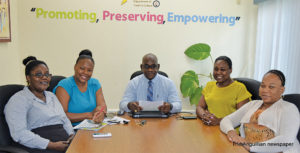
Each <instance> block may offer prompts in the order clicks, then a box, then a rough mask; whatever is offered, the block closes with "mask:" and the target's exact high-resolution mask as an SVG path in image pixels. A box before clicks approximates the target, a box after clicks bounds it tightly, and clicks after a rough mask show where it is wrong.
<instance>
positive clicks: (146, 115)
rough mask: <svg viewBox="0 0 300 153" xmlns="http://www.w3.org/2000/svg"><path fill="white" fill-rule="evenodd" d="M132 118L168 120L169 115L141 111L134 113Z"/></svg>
mask: <svg viewBox="0 0 300 153" xmlns="http://www.w3.org/2000/svg"><path fill="white" fill-rule="evenodd" d="M131 117H132V118H168V117H169V114H165V113H162V112H160V111H140V112H132V113H131Z"/></svg>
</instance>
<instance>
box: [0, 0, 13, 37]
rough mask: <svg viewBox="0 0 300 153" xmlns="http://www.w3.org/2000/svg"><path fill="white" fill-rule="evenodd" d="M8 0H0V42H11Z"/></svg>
mask: <svg viewBox="0 0 300 153" xmlns="http://www.w3.org/2000/svg"><path fill="white" fill-rule="evenodd" d="M9 1H10V0H0V42H11V28H10V6H9Z"/></svg>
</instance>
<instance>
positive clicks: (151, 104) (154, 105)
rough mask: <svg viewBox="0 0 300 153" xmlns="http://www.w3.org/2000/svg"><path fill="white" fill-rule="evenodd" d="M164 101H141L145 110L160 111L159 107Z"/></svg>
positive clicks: (140, 103)
mask: <svg viewBox="0 0 300 153" xmlns="http://www.w3.org/2000/svg"><path fill="white" fill-rule="evenodd" d="M163 103H164V102H163V101H139V105H140V106H141V107H142V108H143V111H158V107H159V106H161V105H163Z"/></svg>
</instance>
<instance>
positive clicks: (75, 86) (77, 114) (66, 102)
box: [53, 50, 106, 125]
mask: <svg viewBox="0 0 300 153" xmlns="http://www.w3.org/2000/svg"><path fill="white" fill-rule="evenodd" d="M94 64H95V63H94V60H93V58H92V53H91V51H89V50H83V51H81V52H80V53H79V57H78V59H77V61H76V64H75V66H74V71H75V74H74V76H71V77H69V78H66V79H63V80H61V81H60V82H59V83H58V85H57V86H56V87H55V88H54V90H53V92H54V93H55V94H56V96H57V98H58V99H59V101H60V102H61V104H62V106H63V108H64V111H65V112H66V114H67V116H68V118H69V119H70V120H71V122H72V124H73V125H77V124H78V123H79V122H80V121H82V120H84V119H90V120H93V121H94V122H97V123H99V122H101V121H102V120H103V119H104V116H105V113H106V104H105V100H104V96H103V92H102V87H101V84H100V83H99V81H98V80H97V79H95V78H91V76H92V74H93V70H94Z"/></svg>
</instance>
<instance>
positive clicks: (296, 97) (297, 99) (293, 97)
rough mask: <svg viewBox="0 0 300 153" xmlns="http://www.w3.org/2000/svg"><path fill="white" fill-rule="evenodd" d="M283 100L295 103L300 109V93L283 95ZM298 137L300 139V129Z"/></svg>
mask: <svg viewBox="0 0 300 153" xmlns="http://www.w3.org/2000/svg"><path fill="white" fill-rule="evenodd" d="M283 100H285V101H288V102H291V103H293V104H295V105H296V106H297V108H298V110H299V111H300V94H286V95H284V96H283ZM297 138H298V140H299V141H300V129H299V131H298V135H297Z"/></svg>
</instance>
